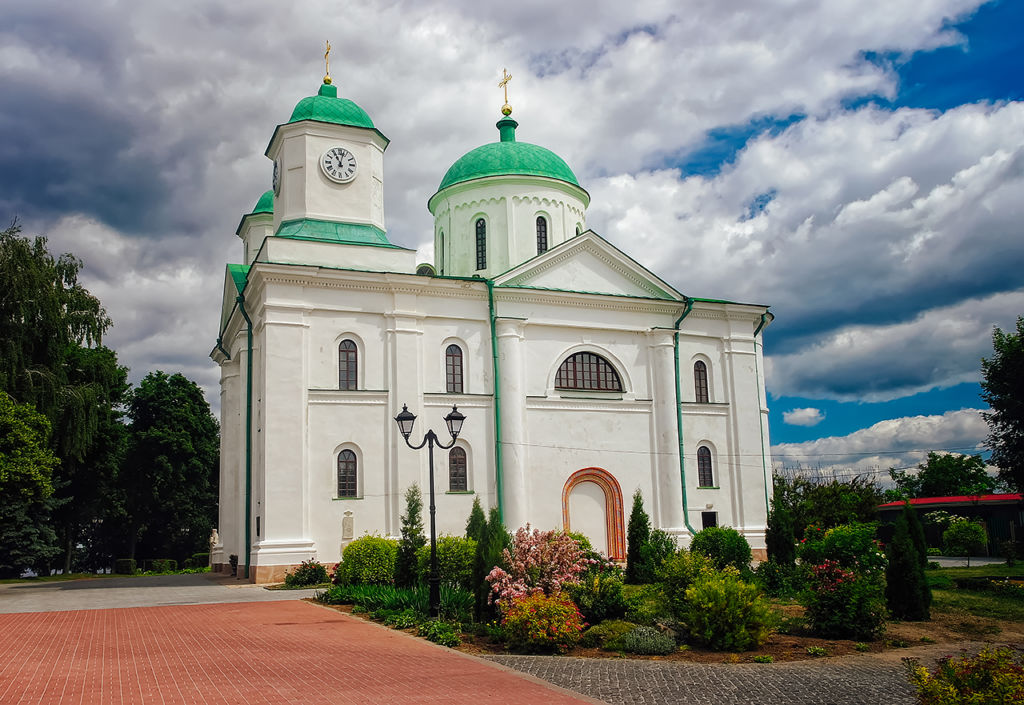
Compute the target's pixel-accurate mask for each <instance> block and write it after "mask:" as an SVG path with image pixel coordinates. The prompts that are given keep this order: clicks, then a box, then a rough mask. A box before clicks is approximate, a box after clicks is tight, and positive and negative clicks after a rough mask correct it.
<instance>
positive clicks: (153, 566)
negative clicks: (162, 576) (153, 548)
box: [149, 558, 178, 573]
mask: <svg viewBox="0 0 1024 705" xmlns="http://www.w3.org/2000/svg"><path fill="white" fill-rule="evenodd" d="M149 569H150V570H151V571H152V572H154V573H173V572H174V571H176V570H177V569H178V561H176V560H174V559H173V558H154V559H153V560H151V561H150V562H149Z"/></svg>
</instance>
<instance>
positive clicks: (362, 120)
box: [288, 83, 375, 129]
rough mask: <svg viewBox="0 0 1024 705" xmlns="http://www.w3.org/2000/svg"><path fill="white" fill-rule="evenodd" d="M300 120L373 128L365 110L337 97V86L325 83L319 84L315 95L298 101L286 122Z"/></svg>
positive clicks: (346, 99)
mask: <svg viewBox="0 0 1024 705" xmlns="http://www.w3.org/2000/svg"><path fill="white" fill-rule="evenodd" d="M300 120H316V121H318V122H331V123H334V124H336V125H351V126H352V127H369V128H371V129H375V128H374V127H373V121H372V120H371V119H370V116H369V115H367V114H366V111H365V110H363V109H362V108H360V107H359V106H358V105H356V104H355V103H353V102H352V101H351V100H349V99H348V98H339V97H338V87H337V86H332V85H328V84H326V83H325V84H323V85H321V86H320V91H319V92H318V93H317V95H312V96H309V97H308V98H303V99H302V100H300V101H299V102H298V104H297V105H296V106H295V110H293V111H292V116H291V119H290V120H288V122H290V123H291V122H299V121H300Z"/></svg>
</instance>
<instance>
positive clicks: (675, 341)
mask: <svg viewBox="0 0 1024 705" xmlns="http://www.w3.org/2000/svg"><path fill="white" fill-rule="evenodd" d="M692 310H693V299H691V298H689V297H686V308H684V309H683V313H682V315H681V316H679V318H677V319H676V322H675V325H674V326H673V327H674V328H675V329H676V332H675V333H673V334H672V355H673V357H674V358H675V371H676V432H677V434H678V435H679V479H680V481H681V482H682V485H683V523H684V524H685V525H686V528H687V529H689V530H690V535H691V536H693V534H696V533H697V531H696V530H695V529H694V528H693V527H692V526H691V525H690V510H689V509H688V508H687V506H686V462H685V461H684V459H683V457H684V456H683V394H682V391H681V390H680V389H679V324H680V323H682V322H683V319H684V318H686V317H687V316H689V315H690V311H692ZM763 445H764V444H763V443H762V446H763Z"/></svg>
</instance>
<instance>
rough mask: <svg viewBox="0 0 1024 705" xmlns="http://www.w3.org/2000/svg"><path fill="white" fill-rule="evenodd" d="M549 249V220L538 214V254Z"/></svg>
mask: <svg viewBox="0 0 1024 705" xmlns="http://www.w3.org/2000/svg"><path fill="white" fill-rule="evenodd" d="M547 251H548V221H547V218H545V217H544V216H542V215H538V216H537V254H538V255H540V254H544V253H545V252H547Z"/></svg>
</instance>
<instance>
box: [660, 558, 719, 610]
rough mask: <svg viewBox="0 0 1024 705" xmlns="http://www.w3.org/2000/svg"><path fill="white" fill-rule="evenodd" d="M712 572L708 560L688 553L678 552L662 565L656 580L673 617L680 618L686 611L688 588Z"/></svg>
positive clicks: (712, 567) (711, 566)
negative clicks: (658, 581)
mask: <svg viewBox="0 0 1024 705" xmlns="http://www.w3.org/2000/svg"><path fill="white" fill-rule="evenodd" d="M714 572H715V568H714V565H713V564H712V563H711V560H710V559H708V558H707V557H706V556H704V555H703V554H700V553H691V552H689V551H679V552H678V553H676V554H675V555H674V556H672V557H671V558H669V559H668V560H667V561H665V562H664V563H663V564H662V566H661V571H660V572H659V573H658V578H659V580H660V584H661V590H662V592H663V593H664V595H665V598H666V599H667V600H668V606H669V610H670V611H671V613H672V614H673V615H674V616H675V617H680V616H681V615H682V614H683V613H684V612H685V611H686V607H685V603H686V591H687V590H688V589H689V588H690V586H691V585H692V584H693V583H694V582H695V581H696V580H697V578H699V577H700V576H702V575H705V574H712V573H714Z"/></svg>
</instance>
